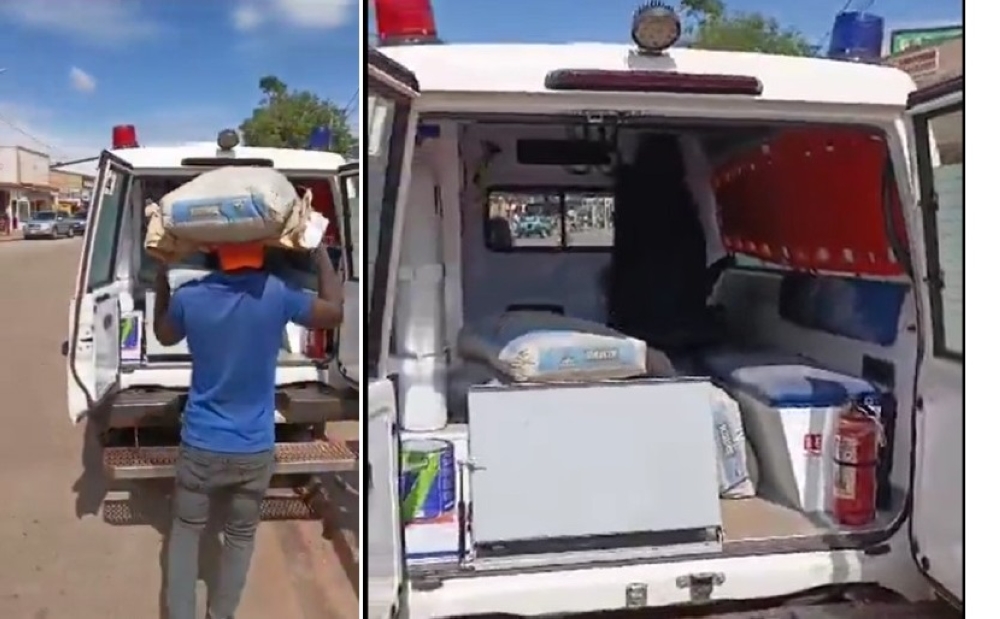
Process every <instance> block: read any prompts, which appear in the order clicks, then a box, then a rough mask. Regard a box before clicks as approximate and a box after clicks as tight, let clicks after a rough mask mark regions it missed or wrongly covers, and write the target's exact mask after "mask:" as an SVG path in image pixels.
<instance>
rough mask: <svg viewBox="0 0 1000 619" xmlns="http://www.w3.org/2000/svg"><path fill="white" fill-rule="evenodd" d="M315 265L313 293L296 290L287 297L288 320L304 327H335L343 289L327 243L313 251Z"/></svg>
mask: <svg viewBox="0 0 1000 619" xmlns="http://www.w3.org/2000/svg"><path fill="white" fill-rule="evenodd" d="M312 257H313V264H315V265H316V275H317V279H318V290H317V292H316V296H313V295H310V294H307V293H304V292H301V291H295V292H293V293H292V297H291V298H290V308H289V319H290V320H291V321H292V322H294V323H296V324H299V325H302V326H303V327H306V328H307V329H336V328H337V327H339V326H340V323H341V321H342V320H343V319H344V289H343V285H342V283H341V279H340V274H339V273H337V270H336V269H335V268H333V262H332V261H331V260H330V254H329V252H328V251H327V248H326V245H325V244H324V245H321V246H320V247H318V248H316V249H315V250H314V251H313V254H312Z"/></svg>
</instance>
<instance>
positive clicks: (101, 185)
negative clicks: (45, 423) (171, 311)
mask: <svg viewBox="0 0 1000 619" xmlns="http://www.w3.org/2000/svg"><path fill="white" fill-rule="evenodd" d="M131 185H132V170H131V166H129V165H128V164H127V163H125V162H124V161H122V160H121V159H120V158H118V157H116V156H114V155H113V154H111V153H110V152H108V151H105V152H104V153H102V154H101V159H100V164H99V174H98V178H97V184H96V185H95V190H94V197H93V198H92V199H91V203H90V211H91V212H90V216H89V221H90V224H89V225H88V226H87V232H86V235H85V237H84V245H83V250H82V253H81V256H80V265H79V270H78V273H77V280H76V291H75V293H74V294H73V299H72V300H71V302H70V309H69V334H70V337H69V339H68V340H67V343H66V370H67V401H68V408H69V418H70V419H71V420H72V421H73V422H74V423H77V422H79V421H81V420H82V419H83V418H84V417H86V415H87V413H88V412H90V411H91V410H93V409H94V408H96V407H97V406H98V405H99V404H101V403H102V402H103V401H104V400H105V399H106V398H107V397H108V396H109V395H110V394H112V393H113V392H114V390H115V389H116V387H117V386H118V381H119V377H120V371H121V340H120V338H121V315H120V310H119V305H118V299H119V295H120V294H121V292H123V291H124V290H126V288H127V286H128V281H127V279H126V280H121V279H120V278H119V277H118V270H117V268H116V265H117V256H118V248H119V245H120V244H119V240H120V237H121V229H122V221H123V219H124V211H125V205H126V204H128V198H129V191H130V189H131Z"/></svg>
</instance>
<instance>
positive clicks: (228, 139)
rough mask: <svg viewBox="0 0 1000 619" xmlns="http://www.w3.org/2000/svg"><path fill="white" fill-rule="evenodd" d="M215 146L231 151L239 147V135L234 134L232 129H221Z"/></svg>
mask: <svg viewBox="0 0 1000 619" xmlns="http://www.w3.org/2000/svg"><path fill="white" fill-rule="evenodd" d="M216 144H218V145H219V148H220V149H222V150H233V149H234V148H236V147H237V146H239V145H240V134H238V133H236V131H234V130H233V129H223V130H222V131H220V132H219V138H218V139H217V140H216Z"/></svg>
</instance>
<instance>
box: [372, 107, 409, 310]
mask: <svg viewBox="0 0 1000 619" xmlns="http://www.w3.org/2000/svg"><path fill="white" fill-rule="evenodd" d="M395 113H396V103H395V102H394V101H392V100H391V99H388V98H385V97H382V96H380V95H370V96H369V97H368V140H367V142H366V144H367V146H368V153H367V159H366V162H365V163H366V168H365V174H366V175H367V176H366V179H367V181H368V183H367V185H366V189H365V273H366V276H368V277H370V276H371V275H372V274H373V273H374V272H375V263H376V262H377V260H378V252H379V238H380V235H381V232H382V207H383V204H382V202H383V197H384V195H385V181H386V172H387V169H388V165H389V150H390V149H389V141H390V139H391V138H392V131H393V125H394V122H393V120H394V118H393V117H394V115H395ZM400 146H402V145H400ZM369 281H370V280H369ZM366 289H367V295H368V298H367V299H366V302H365V304H366V305H365V306H366V307H370V306H371V294H372V291H373V290H374V286H370V285H369V286H366Z"/></svg>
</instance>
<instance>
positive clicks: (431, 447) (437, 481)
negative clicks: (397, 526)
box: [399, 439, 455, 523]
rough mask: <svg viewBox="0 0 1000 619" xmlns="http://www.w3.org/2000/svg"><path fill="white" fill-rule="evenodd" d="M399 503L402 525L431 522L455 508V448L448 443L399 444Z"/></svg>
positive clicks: (421, 440)
mask: <svg viewBox="0 0 1000 619" xmlns="http://www.w3.org/2000/svg"><path fill="white" fill-rule="evenodd" d="M402 447H403V453H402V465H403V469H402V470H401V471H400V475H399V502H400V504H401V505H402V512H403V522H404V523H410V522H418V521H421V520H433V519H435V518H438V517H440V516H443V515H445V514H448V513H450V512H451V511H453V510H454V509H455V448H454V446H453V445H452V444H451V443H449V442H448V441H442V440H423V439H419V440H410V441H403V445H402Z"/></svg>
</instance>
